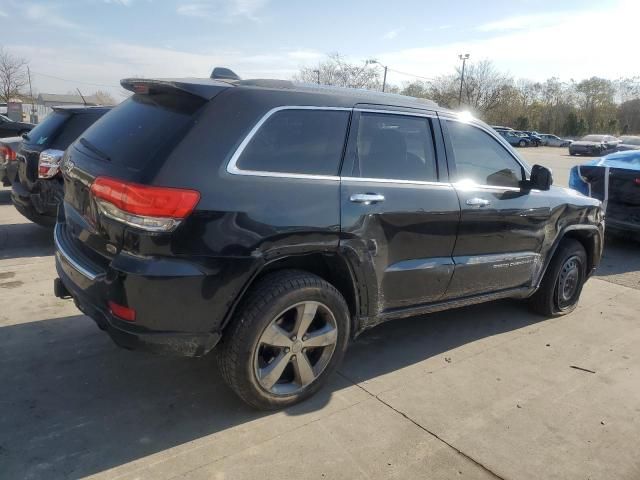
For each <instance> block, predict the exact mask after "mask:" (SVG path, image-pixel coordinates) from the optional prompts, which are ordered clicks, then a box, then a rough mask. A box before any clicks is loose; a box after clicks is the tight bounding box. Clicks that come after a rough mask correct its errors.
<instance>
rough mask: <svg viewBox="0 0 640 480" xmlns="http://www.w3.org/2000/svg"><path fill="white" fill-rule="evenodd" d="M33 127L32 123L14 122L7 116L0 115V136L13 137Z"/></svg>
mask: <svg viewBox="0 0 640 480" xmlns="http://www.w3.org/2000/svg"><path fill="white" fill-rule="evenodd" d="M33 127H35V125H34V124H32V123H26V122H15V121H13V120H11V119H10V118H9V117H6V116H4V115H0V138H3V137H15V136H20V135H22V134H24V133H27V132H29V131H30V130H31V129H32V128H33Z"/></svg>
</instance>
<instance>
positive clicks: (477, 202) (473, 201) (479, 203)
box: [467, 197, 491, 208]
mask: <svg viewBox="0 0 640 480" xmlns="http://www.w3.org/2000/svg"><path fill="white" fill-rule="evenodd" d="M467 205H470V206H472V207H478V208H481V207H486V206H489V205H491V202H490V201H489V200H486V199H484V198H477V197H476V198H470V199H468V200H467Z"/></svg>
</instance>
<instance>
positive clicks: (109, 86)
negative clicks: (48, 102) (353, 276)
mask: <svg viewBox="0 0 640 480" xmlns="http://www.w3.org/2000/svg"><path fill="white" fill-rule="evenodd" d="M31 73H33V74H35V75H39V76H41V77H48V78H54V79H56V80H61V81H63V82H70V83H74V84H81V85H90V86H92V87H106V88H121V87H120V85H107V84H104V83H90V82H82V81H80V80H71V79H69V78H61V77H56V76H55V75H49V74H46V73H40V72H35V71H33V70H32V71H31Z"/></svg>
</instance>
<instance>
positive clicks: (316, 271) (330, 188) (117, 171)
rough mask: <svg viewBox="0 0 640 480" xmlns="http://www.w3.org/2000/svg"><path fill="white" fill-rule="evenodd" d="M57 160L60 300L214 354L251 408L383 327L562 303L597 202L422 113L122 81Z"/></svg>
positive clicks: (336, 94)
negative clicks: (117, 96) (429, 316)
mask: <svg viewBox="0 0 640 480" xmlns="http://www.w3.org/2000/svg"><path fill="white" fill-rule="evenodd" d="M122 85H123V87H124V88H126V89H128V90H131V91H132V92H134V95H133V96H132V97H131V98H130V99H128V100H127V101H125V102H124V103H122V104H121V105H120V106H118V107H117V108H115V109H113V110H112V111H111V112H109V113H108V114H106V115H105V116H104V117H103V118H102V119H100V120H99V121H98V122H97V123H95V124H94V125H93V126H92V127H91V128H89V129H88V130H87V131H86V132H85V133H84V134H83V135H82V136H81V137H80V138H79V140H77V141H76V142H75V143H74V144H73V145H72V146H71V147H70V148H69V149H68V150H67V152H66V154H65V158H64V159H63V163H62V170H63V174H64V182H65V197H64V202H63V205H62V207H61V208H60V210H59V216H58V223H57V225H56V228H55V242H56V249H57V250H56V267H57V271H58V275H59V277H60V278H59V279H57V280H56V282H55V290H56V295H58V296H60V297H68V296H71V297H73V299H74V300H75V302H76V304H77V305H78V307H79V308H80V309H81V310H82V311H83V312H85V313H86V314H87V315H89V316H90V317H92V318H93V319H94V320H95V321H96V322H97V324H98V325H99V326H100V327H101V328H102V329H104V330H106V331H107V332H108V333H109V334H110V335H111V337H112V338H113V340H114V341H115V342H116V343H117V344H119V345H121V346H123V347H126V348H138V347H146V348H149V349H153V350H161V351H173V352H179V353H181V354H184V355H203V354H205V353H207V352H208V351H209V350H211V349H212V348H214V347H215V346H216V345H217V347H216V350H218V357H219V363H220V367H221V371H222V373H223V377H224V378H225V380H226V381H227V382H228V384H229V385H230V386H231V388H232V389H233V390H234V391H235V392H236V393H237V394H238V395H239V396H240V397H241V398H242V399H243V400H244V401H246V402H248V403H249V404H251V405H253V406H255V407H257V408H263V409H269V408H280V407H284V406H287V405H291V404H293V403H296V402H298V401H301V400H302V399H304V398H306V397H308V396H310V395H312V394H313V393H314V392H315V391H317V390H318V389H319V388H320V387H321V385H322V384H323V383H324V382H325V381H326V379H327V377H328V376H329V375H330V374H331V372H332V371H333V370H335V368H336V366H337V365H338V363H339V362H340V360H341V358H342V356H343V353H344V351H345V348H346V346H347V343H348V342H349V340H350V339H353V338H354V337H355V336H357V335H358V334H360V333H361V332H362V331H364V330H366V329H368V328H371V327H373V326H375V325H376V324H379V323H381V322H384V321H387V320H392V319H397V318H402V317H408V316H416V315H421V314H425V313H429V312H434V311H438V310H444V309H448V308H453V307H459V306H462V305H469V304H474V303H479V302H484V301H488V300H494V299H499V298H506V297H511V298H520V299H528V301H529V303H530V305H531V306H532V307H533V308H534V309H535V310H536V311H538V312H540V313H542V314H544V315H548V316H550V315H561V314H565V313H568V312H570V311H572V310H573V309H574V308H575V307H576V304H577V302H578V298H579V296H580V292H581V290H582V285H583V284H584V282H585V280H586V279H587V278H588V277H589V275H590V274H591V272H592V271H593V270H594V268H595V267H596V266H597V264H598V262H599V260H600V255H601V249H602V238H603V228H604V224H603V218H602V211H601V208H600V202H599V201H598V200H595V199H591V198H587V197H584V196H582V195H579V194H577V193H576V192H572V191H570V190H568V189H565V188H560V187H553V186H551V173H550V172H549V170H547V169H545V168H544V167H540V166H534V167H533V168H530V167H529V166H527V165H526V164H525V163H524V162H523V161H522V160H521V159H520V158H519V156H518V155H517V154H516V153H515V151H514V150H513V149H512V148H511V147H510V146H509V144H508V143H507V142H506V141H505V140H504V139H503V138H502V137H500V135H498V134H497V133H496V132H495V131H494V130H492V129H491V128H489V127H488V126H486V125H485V124H484V123H482V122H480V121H478V120H474V119H470V118H468V117H466V116H461V115H457V114H456V113H453V112H450V111H446V110H443V109H440V108H438V107H437V105H435V104H434V103H432V102H426V101H419V100H417V99H413V98H408V97H403V96H399V95H389V94H378V93H373V92H365V91H358V90H348V89H339V88H327V87H317V86H305V85H298V84H293V83H291V82H286V81H268V80H245V81H242V80H239V79H234V78H225V79H220V78H218V79H202V80H197V79H181V80H143V79H130V80H123V81H122Z"/></svg>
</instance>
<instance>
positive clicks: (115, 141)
mask: <svg viewBox="0 0 640 480" xmlns="http://www.w3.org/2000/svg"><path fill="white" fill-rule="evenodd" d="M203 103H204V101H203V100H202V99H200V98H197V97H194V96H191V95H180V94H166V93H158V94H151V95H141V94H137V95H134V96H133V97H131V98H130V99H128V100H126V101H125V102H123V103H121V104H120V105H118V106H117V107H116V108H114V109H113V110H111V111H110V112H109V113H107V114H106V115H104V116H103V117H102V118H101V119H100V120H99V121H98V122H96V123H94V124H93V125H92V126H91V127H89V129H88V130H86V131H85V132H84V134H82V137H81V138H82V139H84V140H85V142H84V144H83V142H82V141H80V142H76V143H75V144H74V145H75V146H76V148H79V149H82V151H83V152H85V153H86V154H87V155H93V156H95V157H98V158H100V157H108V158H109V161H110V162H112V163H113V164H119V165H125V166H126V167H127V169H129V170H133V171H138V170H140V169H142V168H143V167H144V165H146V163H147V162H148V161H150V160H151V159H153V158H154V157H155V156H156V155H158V154H160V153H164V152H167V151H168V147H169V146H170V145H173V143H174V142H176V141H178V140H179V139H181V138H182V137H183V136H184V134H185V133H186V131H187V130H188V129H189V127H190V126H191V125H192V123H193V117H194V114H195V112H196V111H197V110H198V109H199V108H200V107H201V106H202V104H203ZM97 152H100V154H98V153H97Z"/></svg>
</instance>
